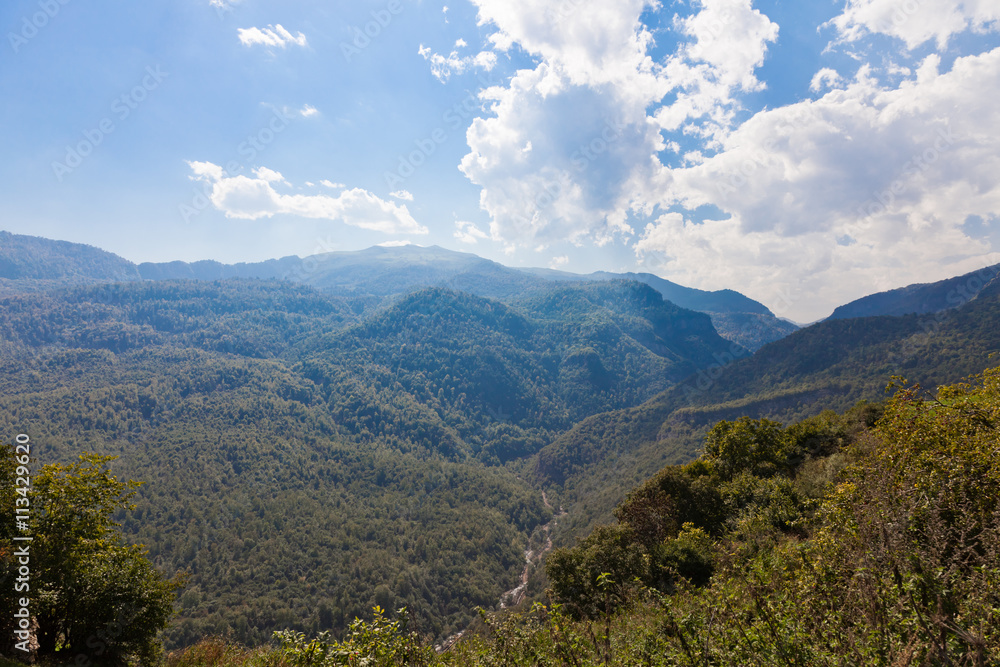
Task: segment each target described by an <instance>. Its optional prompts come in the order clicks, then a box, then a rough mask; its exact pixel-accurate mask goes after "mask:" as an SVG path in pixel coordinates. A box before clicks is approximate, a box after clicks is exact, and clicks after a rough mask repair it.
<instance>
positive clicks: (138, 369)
mask: <svg viewBox="0 0 1000 667" xmlns="http://www.w3.org/2000/svg"><path fill="white" fill-rule="evenodd" d="M50 259H51V258H50ZM50 263H51V264H52V265H53V266H57V265H58V262H57V261H56V260H54V259H53V260H51V262H50ZM79 270H82V269H79ZM115 270H117V269H115ZM74 271H78V269H76V268H74ZM74 276H76V274H75V273H74ZM5 280H6V282H5V283H4V288H5V290H4V292H3V296H0V312H2V313H3V314H4V317H3V318H0V433H3V434H4V438H5V440H6V442H7V443H8V445H9V446H8V447H6V448H5V449H4V453H5V458H4V470H3V475H4V483H3V487H2V492H0V505H2V511H3V513H4V514H5V516H14V515H15V514H16V513H17V509H18V508H19V507H22V505H21V504H20V503H23V502H26V499H25V498H22V497H21V496H19V495H18V492H17V490H16V484H15V482H16V480H17V479H18V477H23V476H25V475H26V474H28V473H30V475H31V476H32V479H33V487H32V491H31V501H30V503H31V512H30V515H29V518H28V519H27V524H26V528H27V529H28V532H30V534H32V535H34V536H35V541H34V542H33V544H32V549H33V551H32V554H33V555H32V560H31V565H30V567H31V573H32V577H33V578H34V579H33V585H34V586H35V587H36V592H35V593H32V594H33V595H36V597H34V598H32V602H31V604H32V605H33V607H32V609H33V615H32V620H31V621H30V622H29V621H25V622H28V623H29V625H30V624H34V625H32V626H31V632H32V633H33V636H34V637H35V639H36V640H37V642H38V644H37V646H36V647H35V649H36V654H37V656H38V657H39V658H40V659H41V660H42V662H43V663H47V664H52V665H58V664H94V665H150V666H153V665H162V664H167V665H178V666H179V665H326V664H369V665H381V664H385V665H392V664H469V665H479V664H483V665H506V664H510V665H515V664H553V665H563V664H565V665H590V664H662V665H675V664H676V665H687V664H691V665H701V664H761V665H765V664H767V665H770V664H776V665H782V664H803V665H805V664H845V665H846V664H869V663H870V664H886V665H895V664H914V665H918V664H926V665H932V664H933V665H937V664H956V665H959V664H975V665H978V664H984V665H986V664H995V659H994V657H993V656H994V655H995V651H996V642H997V638H996V636H995V635H994V634H992V630H991V628H992V626H993V625H996V621H997V620H998V619H996V618H995V610H996V608H997V607H998V604H997V600H996V599H995V596H994V597H990V595H991V594H990V593H989V591H991V590H996V585H995V584H996V581H995V576H996V564H997V558H996V556H997V552H996V542H995V541H991V540H994V539H995V531H996V517H997V508H996V507H995V505H993V504H990V503H995V501H996V498H997V495H996V488H995V486H991V485H994V484H995V482H996V475H995V473H996V471H995V468H994V467H991V466H993V465H994V463H993V460H994V459H995V453H996V447H997V442H998V441H997V435H996V430H995V424H996V416H997V414H996V413H997V409H998V408H997V381H998V380H997V373H996V371H995V370H988V369H989V368H992V367H993V366H995V364H996V362H995V360H992V359H991V358H990V354H992V353H994V352H997V351H998V350H1000V327H997V326H996V322H997V321H998V318H1000V288H998V286H997V284H996V282H995V281H994V282H993V283H990V284H989V285H986V286H985V287H983V289H982V290H981V291H980V292H979V293H978V294H977V295H976V297H975V298H973V299H971V300H969V301H968V302H967V303H964V304H962V305H961V306H959V307H958V308H954V309H951V310H946V311H938V312H932V313H924V314H922V315H904V316H899V317H897V316H873V317H866V318H858V319H841V320H830V321H826V322H822V323H818V324H816V325H813V326H811V327H807V328H805V329H802V330H799V331H795V332H794V333H791V334H790V335H788V336H787V337H785V338H783V339H781V340H778V341H775V342H770V343H768V344H766V345H763V347H760V349H759V350H757V351H756V352H754V353H753V354H751V353H750V352H749V351H748V350H747V349H745V348H744V347H742V346H741V345H739V344H736V343H734V342H733V336H731V335H730V336H728V338H724V337H722V336H721V335H720V334H719V333H718V330H717V328H716V327H717V320H719V318H718V317H716V315H712V314H709V313H706V312H698V311H694V310H687V309H685V308H681V307H678V306H676V305H675V304H673V303H671V302H670V301H667V300H665V299H664V298H663V296H662V294H661V293H660V292H658V291H657V290H656V289H654V288H653V287H651V286H650V285H649V284H646V283H644V282H635V281H629V280H602V281H599V282H588V281H582V280H576V281H564V282H560V281H555V280H548V281H544V282H543V283H538V282H533V283H531V288H530V289H523V290H510V291H507V292H505V293H504V295H503V297H502V298H493V297H487V296H481V295H476V294H472V293H469V292H465V291H458V290H456V289H453V288H452V287H445V286H436V287H415V288H412V289H409V288H408V289H405V290H404V291H402V292H399V293H392V294H373V293H364V292H363V291H361V290H352V291H351V292H349V293H348V292H340V293H338V292H336V291H321V290H319V289H317V288H315V287H310V286H305V285H302V284H293V283H289V282H283V281H273V280H270V281H269V280H257V279H226V280H216V281H197V280H166V281H142V280H138V279H136V280H129V281H128V282H114V283H106V282H98V283H93V282H88V281H86V280H82V281H81V282H79V284H74V283H73V282H72V281H66V280H64V281H62V282H58V281H57V282H56V283H52V282H44V281H43V282H39V280H36V279H35V278H22V277H16V276H15V277H13V278H8V279H5ZM74 280H76V278H75V277H74ZM19 281H20V282H19ZM24 281H28V282H24ZM452 282H455V280H453V281H452ZM22 283H23V284H22ZM748 317H749V315H747V316H746V317H744V315H740V314H738V313H737V314H733V315H732V317H731V318H730V319H729V320H728V321H729V322H731V323H733V326H740V325H739V322H740V318H743V319H747V318H748ZM755 321H756V320H753V318H750V319H749V320H748V323H747V326H749V327H750V328H751V329H753V327H755V326H757V325H756V324H755V323H754V322H755ZM744 339H746V336H744ZM753 347H757V345H756V344H755V345H753ZM984 368H985V369H987V370H986V372H985V373H983V369H984ZM893 376H903V377H907V378H909V379H910V380H911V381H913V382H914V385H907V386H905V387H903V388H898V389H897V390H896V393H895V394H894V395H893V394H887V392H886V385H887V384H888V383H889V382H890V380H891V378H892V377H893ZM963 378H971V379H969V380H967V381H966V383H965V384H956V383H959V382H961V381H963ZM917 384H919V385H921V386H924V387H927V388H928V391H926V392H924V391H922V390H919V389H917V388H916V387H917ZM938 387H942V388H941V389H938ZM21 433H24V434H27V435H30V441H31V443H32V445H31V452H30V456H29V455H27V454H24V453H20V452H17V451H16V449H15V448H14V445H15V444H16V442H15V440H14V438H15V436H16V435H17V434H21ZM900 485H902V486H900ZM893 489H895V490H898V489H903V490H905V491H906V493H902V492H901V491H900V492H896V491H892V490H893ZM911 489H913V491H911ZM880 493H881V494H882V495H879V494H880ZM914 494H915V495H914ZM963 494H964V495H963ZM900 503H902V504H900ZM862 510H863V512H862ZM859 512H862V513H861V514H859ZM883 519H885V520H884V521H883ZM955 522H958V523H955ZM883 524H884V526H883ZM883 528H884V529H883ZM893 531H895V532H893ZM17 536H18V534H17V533H16V532H15V526H14V524H12V523H10V522H8V523H5V524H4V525H3V528H2V532H0V558H2V559H3V560H4V562H5V567H4V569H3V572H2V577H0V578H2V581H0V585H2V586H3V587H4V589H5V590H13V588H14V585H15V583H16V577H17V573H18V571H19V570H18V568H19V567H20V563H19V561H18V560H17V559H18V558H19V557H22V556H19V555H18V553H19V552H18V551H17V549H18V548H21V546H22V545H21V544H20V543H19V542H17V541H16V540H15V539H14V538H15V537H17ZM879 540H881V542H880V541H879ZM907 550H909V551H907ZM935 559H937V560H935ZM26 567H27V566H26ZM886 577H888V578H886ZM873 591H874V592H875V593H877V595H875V593H873ZM872 595H875V599H873V598H872ZM3 604H4V605H6V606H5V607H4V609H3V610H0V611H3V617H2V618H3V619H4V620H3V624H4V629H3V637H4V639H3V643H0V653H2V654H3V655H5V656H10V657H17V656H18V653H17V649H15V648H14V640H15V639H16V637H17V635H16V634H15V633H14V630H15V629H17V627H16V624H17V623H18V622H19V621H17V619H16V618H15V616H14V614H15V613H16V612H17V610H18V609H19V608H20V607H19V606H18V605H19V604H20V601H19V600H18V599H11V598H10V597H8V596H6V595H5V596H4V597H3ZM824 605H825V606H824ZM802 610H807V611H806V612H803V613H799V612H800V611H802ZM814 622H815V624H814V625H810V623H814ZM11 623H14V625H11ZM816 624H818V625H816ZM81 661H82V662H81Z"/></svg>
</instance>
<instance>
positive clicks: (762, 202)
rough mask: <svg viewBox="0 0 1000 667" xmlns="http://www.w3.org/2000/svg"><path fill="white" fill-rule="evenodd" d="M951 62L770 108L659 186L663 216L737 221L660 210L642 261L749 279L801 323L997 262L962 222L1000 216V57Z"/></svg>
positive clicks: (694, 275) (727, 280)
mask: <svg viewBox="0 0 1000 667" xmlns="http://www.w3.org/2000/svg"><path fill="white" fill-rule="evenodd" d="M939 63H940V59H939V58H938V57H937V56H935V55H931V56H928V57H927V58H926V59H925V61H924V62H923V63H922V64H921V66H920V67H919V69H918V70H917V72H916V75H915V77H914V78H913V79H911V80H908V81H906V82H904V83H903V84H902V85H901V86H899V87H898V88H894V89H892V88H883V87H881V86H880V85H878V83H877V82H876V81H875V80H874V79H873V78H871V77H870V76H869V75H868V72H867V70H866V68H862V71H861V72H860V73H859V76H858V77H857V79H856V80H855V81H854V82H852V83H851V84H849V85H848V86H846V87H845V88H844V89H840V90H833V91H830V92H828V93H827V94H826V95H824V96H823V97H821V98H820V99H818V100H811V101H805V102H800V103H798V104H794V105H790V106H787V107H782V108H778V109H773V110H766V111H762V112H759V113H758V114H756V115H755V116H753V117H752V118H751V119H750V120H748V121H747V122H746V123H744V124H743V125H742V126H741V127H739V128H738V129H737V130H735V131H734V132H732V133H731V134H730V135H729V136H728V137H726V139H725V140H724V142H723V149H722V150H721V151H719V152H718V153H717V154H715V155H714V156H712V157H710V158H708V159H705V160H704V161H703V162H701V163H699V164H697V165H693V166H690V167H686V168H678V169H673V170H670V171H669V172H668V173H665V174H664V175H663V178H662V180H661V181H660V182H659V184H658V186H657V188H658V189H659V190H660V191H662V192H667V193H669V195H668V196H667V197H664V198H662V199H661V203H662V205H663V206H664V207H668V206H671V205H679V206H681V207H683V208H684V209H686V210H688V211H693V210H695V209H697V208H698V207H700V206H704V205H713V206H715V207H718V208H719V209H721V210H722V211H723V212H724V213H726V214H728V216H729V217H726V218H722V219H717V220H704V221H696V220H691V219H690V218H689V217H685V216H683V215H681V214H680V213H671V214H668V215H664V216H661V217H660V218H659V219H658V220H656V221H655V222H653V223H650V224H649V225H648V226H647V227H646V229H645V231H644V233H643V235H642V238H641V239H640V240H639V242H638V243H637V246H636V250H637V253H638V254H639V255H640V256H641V257H643V258H644V259H646V261H647V262H649V263H650V264H651V265H653V266H657V267H659V268H660V269H662V270H665V271H668V272H670V273H671V274H674V275H683V276H684V277H685V278H686V279H688V280H689V281H691V282H694V283H696V284H699V285H700V286H704V287H724V286H732V285H734V284H740V285H743V286H744V287H745V288H746V290H747V291H748V292H749V293H750V294H752V295H754V296H756V297H757V298H761V299H764V300H765V301H767V300H770V302H771V303H774V302H775V301H777V302H779V303H785V304H787V307H788V308H790V309H794V311H795V312H796V313H797V314H798V317H799V318H801V319H815V318H818V317H821V316H824V315H826V314H829V310H830V304H837V303H841V302H843V301H845V300H847V298H845V297H849V298H855V297H857V296H861V295H863V294H867V293H870V292H872V291H876V290H879V289H884V288H889V287H896V286H898V285H900V284H905V283H907V282H917V281H926V280H928V279H935V278H944V277H947V276H950V275H956V274H958V273H961V272H964V271H968V270H972V269H975V268H978V267H980V266H983V265H984V264H985V263H987V262H988V261H990V262H996V261H997V259H998V258H1000V255H997V254H996V253H995V252H994V250H996V249H994V248H992V247H991V243H990V240H989V238H988V236H987V235H983V236H981V237H979V238H973V237H970V236H969V235H968V234H967V228H966V227H964V225H963V223H964V222H965V221H966V219H968V218H969V217H970V216H981V217H984V218H987V217H989V216H990V215H991V214H992V213H994V212H995V211H997V210H1000V137H998V136H997V134H996V133H995V131H994V130H993V128H996V127H1000V109H998V108H997V106H996V105H995V104H994V103H993V100H994V99H996V97H997V96H998V95H1000V49H996V50H993V51H990V52H988V53H984V54H981V55H978V56H968V57H964V58H959V59H957V60H956V61H955V63H954V65H953V67H952V69H951V71H949V72H947V73H940V72H939V71H938V68H939ZM991 253H992V254H991ZM984 258H985V259H984ZM990 258H992V259H990ZM791 286H796V287H794V288H793V287H791ZM782 292H784V293H782Z"/></svg>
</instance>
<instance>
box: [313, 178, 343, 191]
mask: <svg viewBox="0 0 1000 667" xmlns="http://www.w3.org/2000/svg"><path fill="white" fill-rule="evenodd" d="M319 184H320V185H322V186H324V187H327V188H330V189H331V190H340V189H342V188H346V187H347V186H346V185H344V184H343V183H334V182H333V181H329V180H327V179H325V178H324V179H323V180H322V181H320V182H319Z"/></svg>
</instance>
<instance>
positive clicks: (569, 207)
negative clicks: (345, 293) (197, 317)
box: [0, 0, 1000, 321]
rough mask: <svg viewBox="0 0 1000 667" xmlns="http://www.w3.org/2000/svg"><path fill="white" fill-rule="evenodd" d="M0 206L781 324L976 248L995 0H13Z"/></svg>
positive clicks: (988, 145)
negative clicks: (518, 279)
mask: <svg viewBox="0 0 1000 667" xmlns="http://www.w3.org/2000/svg"><path fill="white" fill-rule="evenodd" d="M0 27H2V29H3V34H4V42H3V44H2V45H0V51H2V52H3V53H2V57H0V90H2V91H3V93H4V95H3V98H4V101H3V103H2V104H0V118H2V121H3V124H2V126H3V128H4V132H3V133H2V134H0V155H2V156H3V158H4V159H3V160H2V161H0V183H2V184H3V189H2V197H0V222H2V224H0V227H2V228H4V229H7V230H9V231H13V232H17V233H25V234H36V235H41V236H46V237H50V238H58V239H65V240H71V241H76V242H82V243H89V244H92V245H96V246H99V247H102V248H105V249H107V250H110V251H112V252H116V253H118V254H120V255H122V256H124V257H126V258H128V259H130V260H133V261H136V262H141V261H168V260H174V259H182V260H189V261H190V260H198V259H208V258H211V259H218V260H221V261H225V262H237V261H257V260H262V259H266V258H270V257H279V256H284V255H290V254H296V255H309V254H313V253H317V252H324V251H330V250H354V249H360V248H364V247H368V246H371V245H375V244H379V243H389V244H401V243H407V242H409V243H417V244H420V245H433V244H437V245H441V246H444V247H448V248H452V249H455V250H463V251H468V252H474V253H476V254H479V255H482V256H484V257H489V258H491V259H495V260H497V261H500V262H502V263H505V264H508V265H512V266H549V267H553V268H561V269H565V270H570V271H577V272H589V271H594V270H610V271H626V270H628V271H649V272H653V273H657V274H659V275H661V276H663V277H666V278H668V279H671V280H674V281H676V282H679V283H681V284H685V285H690V286H694V287H700V288H704V289H720V288H726V287H728V288H733V289H737V290H739V291H741V292H743V293H745V294H748V295H749V296H752V297H754V298H757V299H759V300H761V301H762V302H764V303H765V304H767V305H768V306H769V307H771V309H772V310H774V311H775V312H776V313H777V314H779V315H783V316H786V317H789V318H791V319H794V320H797V321H811V320H814V319H817V318H820V317H823V316H825V315H827V314H829V312H830V311H831V310H832V309H833V308H834V307H835V306H837V305H839V304H841V303H844V302H846V301H849V300H851V299H854V298H857V297H859V296H862V295H864V294H868V293H871V292H873V291H878V290H881V289H888V288H892V287H897V286H900V285H904V284H908V283H912V282H920V281H924V282H926V281H930V280H936V279H940V278H944V277H947V276H951V275H957V274H959V273H964V272H966V271H971V270H974V269H976V268H980V267H982V266H985V265H987V264H993V263H997V262H1000V218H998V212H1000V105H998V104H997V103H996V100H998V99H1000V34H998V31H1000V4H998V3H996V2H995V0H968V1H966V2H963V3H956V2H944V1H941V0H846V1H844V0H838V1H837V2H791V1H790V0H767V1H761V2H751V0H701V1H696V0H692V1H690V2H668V1H666V0H664V1H663V2H659V3H650V2H644V1H642V0H616V1H615V2H608V1H607V0H530V1H529V0H447V2H440V1H430V0H422V1H419V2H417V1H413V0H377V1H372V2H362V1H355V2H349V3H348V2H306V1H295V0H292V1H285V2H280V3H279V2H265V1H263V0H239V1H235V0H171V1H170V2H166V1H163V0H147V1H146V2H142V3H135V2H129V3H125V2H120V1H118V2H115V1H110V2H104V3H101V4H100V6H99V7H96V6H95V5H94V4H93V3H85V2H81V0H33V1H30V2H28V1H21V0H11V1H9V2H6V3H3V5H2V7H0Z"/></svg>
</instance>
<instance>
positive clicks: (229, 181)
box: [188, 162, 428, 234]
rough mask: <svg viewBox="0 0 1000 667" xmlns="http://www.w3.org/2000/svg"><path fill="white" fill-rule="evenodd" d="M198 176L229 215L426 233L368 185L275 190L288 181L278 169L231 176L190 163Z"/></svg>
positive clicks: (404, 210) (210, 166)
mask: <svg viewBox="0 0 1000 667" xmlns="http://www.w3.org/2000/svg"><path fill="white" fill-rule="evenodd" d="M188 165H189V166H190V167H191V171H192V172H193V174H194V175H193V176H192V178H193V179H196V180H202V181H205V182H207V183H209V184H211V186H212V190H211V194H210V196H209V199H210V200H211V202H212V204H213V205H214V206H215V207H216V208H217V209H218V210H220V211H222V212H223V213H225V215H226V217H227V218H237V219H243V220H256V219H258V218H269V217H271V216H273V215H277V214H288V215H296V216H300V217H303V218H317V219H325V220H339V221H341V222H343V223H344V224H347V225H351V226H353V227H360V228H362V229H370V230H373V231H378V232H384V233H386V234H426V233H428V231H427V228H426V227H424V226H422V225H420V224H419V223H417V221H416V220H414V219H413V217H412V216H411V215H410V212H409V211H408V210H407V208H406V206H400V205H398V204H394V203H392V202H388V201H385V200H383V199H380V198H378V197H376V196H375V195H373V194H372V193H370V192H367V191H366V190H362V189H360V188H353V189H351V190H345V191H343V192H341V193H340V194H339V195H337V196H336V197H331V196H329V195H301V194H298V195H288V194H281V193H279V192H278V191H277V190H275V188H274V186H275V184H287V182H286V181H285V180H284V178H283V177H282V176H281V174H279V173H278V172H276V171H273V170H271V169H267V168H266V167H260V168H258V169H256V170H254V175H255V176H256V178H250V177H248V176H243V175H239V176H228V175H226V173H225V172H224V171H223V169H222V167H220V166H218V165H216V164H212V163H211V162H188Z"/></svg>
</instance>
